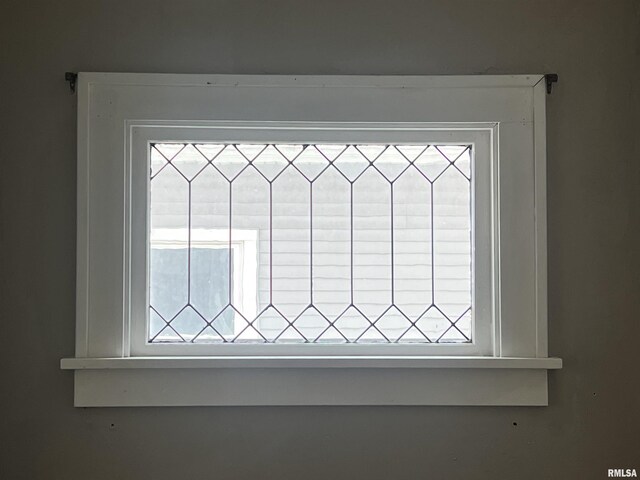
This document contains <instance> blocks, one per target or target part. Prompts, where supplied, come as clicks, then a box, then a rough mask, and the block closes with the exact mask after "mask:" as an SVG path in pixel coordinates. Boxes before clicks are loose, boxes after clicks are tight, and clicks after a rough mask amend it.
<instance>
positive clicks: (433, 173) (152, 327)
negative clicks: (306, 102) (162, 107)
mask: <svg viewBox="0 0 640 480" xmlns="http://www.w3.org/2000/svg"><path fill="white" fill-rule="evenodd" d="M471 162H472V152H471V147H469V146H467V145H373V144H372V145H351V144H340V145H325V144H313V145H302V144H286V145H278V144H249V143H246V144H201V143H156V144H152V145H151V146H150V185H151V189H150V218H151V222H150V261H149V290H150V295H149V298H150V305H149V329H148V331H149V341H150V342H152V343H161V342H170V343H184V342H194V343H240V342H245V343H447V342H448V343H468V342H470V341H471V338H472V313H473V312H472V308H471V271H472V265H471V224H472V222H471V180H472V177H471V173H472V164H471Z"/></svg>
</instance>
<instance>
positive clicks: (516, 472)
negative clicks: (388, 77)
mask: <svg viewBox="0 0 640 480" xmlns="http://www.w3.org/2000/svg"><path fill="white" fill-rule="evenodd" d="M0 8H1V10H0V35H1V38H0V55H1V57H0V69H1V74H2V77H1V78H2V86H1V89H0V101H1V104H0V107H1V108H0V137H1V138H0V161H1V162H2V163H1V169H2V170H1V172H0V176H1V180H2V182H1V185H2V187H1V188H2V212H1V213H2V216H1V219H2V231H1V237H0V242H1V249H0V250H1V255H2V264H1V266H0V268H1V270H0V271H1V277H2V285H1V288H0V292H1V295H2V302H1V305H2V316H1V322H0V325H1V327H0V328H1V337H0V338H1V339H2V340H1V341H2V347H1V349H0V351H1V355H2V364H1V365H0V371H1V372H2V373H1V375H2V387H1V391H0V401H1V405H0V411H1V412H2V414H1V416H0V422H1V423H0V426H1V428H2V430H1V435H2V437H1V438H0V456H1V458H0V477H1V478H2V479H10V480H13V479H45V478H46V479H65V480H73V479H81V478H82V479H114V478H118V479H142V478H153V479H157V480H162V479H169V478H224V479H227V478H230V479H249V478H252V479H253V478H286V479H307V478H308V479H316V478H317V479H343V478H344V479H353V478H367V479H389V478H397V479H420V478H438V479H440V478H454V479H457V478H459V479H465V480H469V479H479V478H509V479H510V478H520V479H528V478H531V479H533V478H545V479H549V478H551V479H555V478H557V479H574V478H575V479H577V478H580V479H592V478H593V479H600V478H606V469H607V468H613V467H635V468H638V469H640V435H639V431H640V412H639V400H640V386H639V383H640V382H639V377H640V375H639V374H638V369H639V367H640V363H639V360H638V352H637V346H636V345H637V342H638V338H640V316H639V297H640V294H639V291H640V282H639V277H638V275H639V274H638V272H639V271H640V264H639V261H638V260H639V255H638V250H640V247H639V245H640V235H639V228H638V227H639V223H640V214H639V211H640V209H639V207H640V202H639V192H638V190H639V188H638V185H640V175H639V173H640V171H639V164H640V159H639V157H640V149H639V147H640V145H639V143H640V142H639V141H638V140H637V139H636V137H638V136H640V123H639V122H638V112H639V111H640V99H639V92H638V89H639V87H638V85H639V84H640V75H639V74H640V71H639V68H638V67H639V61H638V54H639V50H640V39H639V36H638V35H639V30H640V28H639V18H640V17H639V15H640V13H639V9H640V3H639V2H637V1H632V0H628V1H625V0H609V1H605V0H602V1H568V0H567V1H559V0H549V1H524V0H502V1H499V0H494V1H484V2H479V1H472V0H468V1H462V0H432V1H422V2H418V1H415V2H409V1H400V0H398V1H395V2H381V1H373V0H369V1H351V2H347V1H344V0H343V1H315V2H302V1H297V2H296V1H271V2H260V1H257V0H252V1H241V0H235V1H213V0H208V1H175V0H173V1H170V0H161V1H155V2H153V1H133V0H130V1H127V2H125V1H116V0H112V1H106V0H104V1H97V0H94V1H84V2H81V1H68V0H67V1H65V0H59V1H56V2H45V1H20V2H18V1H9V2H7V1H6V0H5V1H4V2H3V3H2V6H1V7H0ZM65 70H84V71H125V72H191V73H201V72H210V73H296V74H337V73H340V74H394V73H398V74H471V73H532V72H533V73H536V72H557V73H559V74H560V83H559V84H558V85H557V87H556V88H555V89H554V92H553V95H552V96H551V97H549V102H548V105H549V107H548V111H549V114H548V120H549V122H548V125H549V135H548V139H549V255H550V258H549V288H550V294H549V310H550V312H549V313H550V332H549V336H550V351H551V354H552V355H558V356H561V357H563V358H564V359H565V365H566V366H565V368H564V369H563V370H561V371H559V372H554V373H552V374H551V375H550V381H549V386H550V406H549V407H548V408H486V407H485V408H395V407H394V408H369V407H367V408H167V409H156V408H147V409H75V408H73V407H72V390H73V379H72V374H71V373H70V372H62V371H60V370H59V369H58V361H59V359H60V358H61V357H65V356H71V355H73V346H74V296H75V293H74V288H75V280H74V275H75V273H74V269H75V257H74V255H75V194H76V192H75V181H76V174H75V121H76V120H75V108H76V105H75V102H76V98H75V97H74V96H72V95H70V94H69V92H68V87H67V85H66V84H65V83H64V81H63V80H62V76H63V73H64V71H65Z"/></svg>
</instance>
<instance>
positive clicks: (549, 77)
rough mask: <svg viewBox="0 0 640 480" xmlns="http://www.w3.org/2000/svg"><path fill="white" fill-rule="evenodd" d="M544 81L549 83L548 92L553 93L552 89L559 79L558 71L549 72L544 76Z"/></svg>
mask: <svg viewBox="0 0 640 480" xmlns="http://www.w3.org/2000/svg"><path fill="white" fill-rule="evenodd" d="M544 81H545V83H546V84H547V93H548V94H549V95H551V90H552V89H553V84H554V83H556V82H557V81H558V74H557V73H547V74H546V75H545V76H544Z"/></svg>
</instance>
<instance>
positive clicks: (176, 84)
mask: <svg viewBox="0 0 640 480" xmlns="http://www.w3.org/2000/svg"><path fill="white" fill-rule="evenodd" d="M545 96H546V95H545V81H544V76H543V75H505V76H441V77H411V76H407V77H370V76H353V77H345V76H321V77H313V76H310V77H305V76H302V77H292V76H226V75H161V74H108V73H107V74H105V73H81V74H79V77H78V242H77V252H78V253H77V255H78V257H77V330H76V354H75V357H74V358H68V359H63V360H62V368H63V369H71V370H75V405H77V406H118V405H123V406H124V405H130V406H134V405H136V406H144V405H155V406H162V405H357V404H368V405H374V404H375V405H385V404H403V405H433V404H441V405H445V404H446V405H546V404H547V401H548V400H547V398H548V396H547V370H549V369H556V368H560V367H561V364H562V362H561V360H560V359H558V358H549V357H548V352H547V312H546V310H547V304H546V295H547V292H546V140H545ZM416 132H418V133H419V134H420V137H421V138H422V139H425V141H426V142H427V143H428V142H435V143H447V142H449V143H456V142H459V141H460V139H466V140H467V141H469V142H470V143H473V146H474V148H473V151H474V155H475V156H476V160H478V159H480V158H483V155H484V157H485V158H486V159H487V160H488V164H487V169H486V178H485V180H486V181H484V182H483V181H482V180H479V181H476V182H474V185H475V188H484V187H482V186H483V185H484V186H485V187H486V189H487V194H486V195H476V194H474V199H475V201H477V199H481V200H483V201H486V205H489V207H488V208H483V209H475V211H474V222H475V231H476V236H475V242H476V245H475V247H476V249H477V248H482V245H480V244H479V243H478V239H480V243H482V242H485V243H486V245H487V248H488V249H489V254H488V258H487V255H486V252H484V251H482V250H481V251H480V253H482V254H481V255H475V257H474V265H475V266H476V268H479V271H480V272H481V274H482V275H485V277H483V278H484V281H481V282H479V281H476V282H474V296H475V297H476V299H475V300H476V302H477V301H478V299H479V298H481V299H483V300H485V301H486V302H485V303H484V304H482V300H481V301H480V304H481V305H484V306H483V307H482V308H484V309H485V310H487V311H488V312H489V313H488V317H487V318H489V319H490V320H489V321H483V322H481V324H478V325H475V326H474V341H473V342H472V344H471V345H464V344H463V345H453V346H452V345H438V344H424V345H381V346H370V345H341V346H321V345H286V346H283V345H166V344H164V345H149V344H146V343H145V342H140V339H142V338H144V339H146V338H147V337H146V335H144V336H143V335H140V334H141V332H142V333H145V334H146V330H145V328H146V327H145V325H144V323H145V322H141V320H140V319H141V318H142V316H141V315H139V312H140V311H141V308H142V306H144V308H146V306H147V305H148V303H146V302H147V290H148V289H147V284H148V283H147V282H148V279H147V268H146V261H147V260H146V254H140V251H141V250H140V249H142V250H145V249H146V248H147V245H148V241H147V237H146V235H147V231H148V230H147V226H146V212H147V196H146V195H147V192H148V171H149V170H148V163H146V162H145V161H140V159H143V160H144V159H146V160H147V162H148V149H149V144H150V142H156V141H212V140H220V139H222V140H225V141H241V140H243V139H247V138H249V139H251V140H260V139H262V140H264V141H274V140H275V139H276V137H278V139H280V138H283V139H285V140H289V141H296V140H299V139H301V138H306V139H311V140H314V139H315V140H316V141H319V142H322V141H325V142H328V143H339V142H341V141H343V142H353V141H354V139H356V138H357V139H358V140H359V141H362V140H365V141H366V139H367V138H369V139H374V140H375V139H378V141H380V139H381V138H382V139H384V141H398V143H402V142H403V141H408V142H415V138H416ZM476 163H478V164H481V162H475V161H474V162H473V165H474V168H475V165H476ZM474 172H475V171H474ZM475 173H477V172H475ZM482 175H483V174H482V172H480V175H479V177H480V179H481V178H482ZM483 205H485V204H484V203H483ZM478 215H484V217H483V218H482V219H481V221H478V218H479V217H478ZM140 219H145V221H143V222H141V221H140ZM249 243H250V242H249ZM476 253H478V252H476ZM483 265H484V266H483ZM483 289H484V290H483ZM247 293H249V292H247ZM249 294H250V293H249ZM487 302H488V303H487ZM476 310H477V309H476ZM480 310H482V309H480ZM141 328H142V330H141ZM483 328H485V329H486V331H485V333H484V334H482V333H480V334H478V332H482V329H483ZM477 334H478V335H477ZM476 335H477V340H476ZM229 347H231V348H229ZM287 347H288V348H287Z"/></svg>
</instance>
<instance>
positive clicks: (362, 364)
mask: <svg viewBox="0 0 640 480" xmlns="http://www.w3.org/2000/svg"><path fill="white" fill-rule="evenodd" d="M60 368H62V369H63V370H105V369H148V368H151V369H175V368H189V369H191V368H448V369H455V368H464V369H486V368H502V369H505V368H506V369H509V368H515V369H542V370H555V369H559V368H562V360H561V359H559V358H505V357H502V358H497V357H436V356H424V355H423V356H379V355H375V356H372V355H368V356H367V355H360V356H353V355H351V356H306V355H305V356H232V357H230V356H217V357H173V356H172V357H128V358H122V357H117V358H63V359H62V360H61V362H60Z"/></svg>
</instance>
